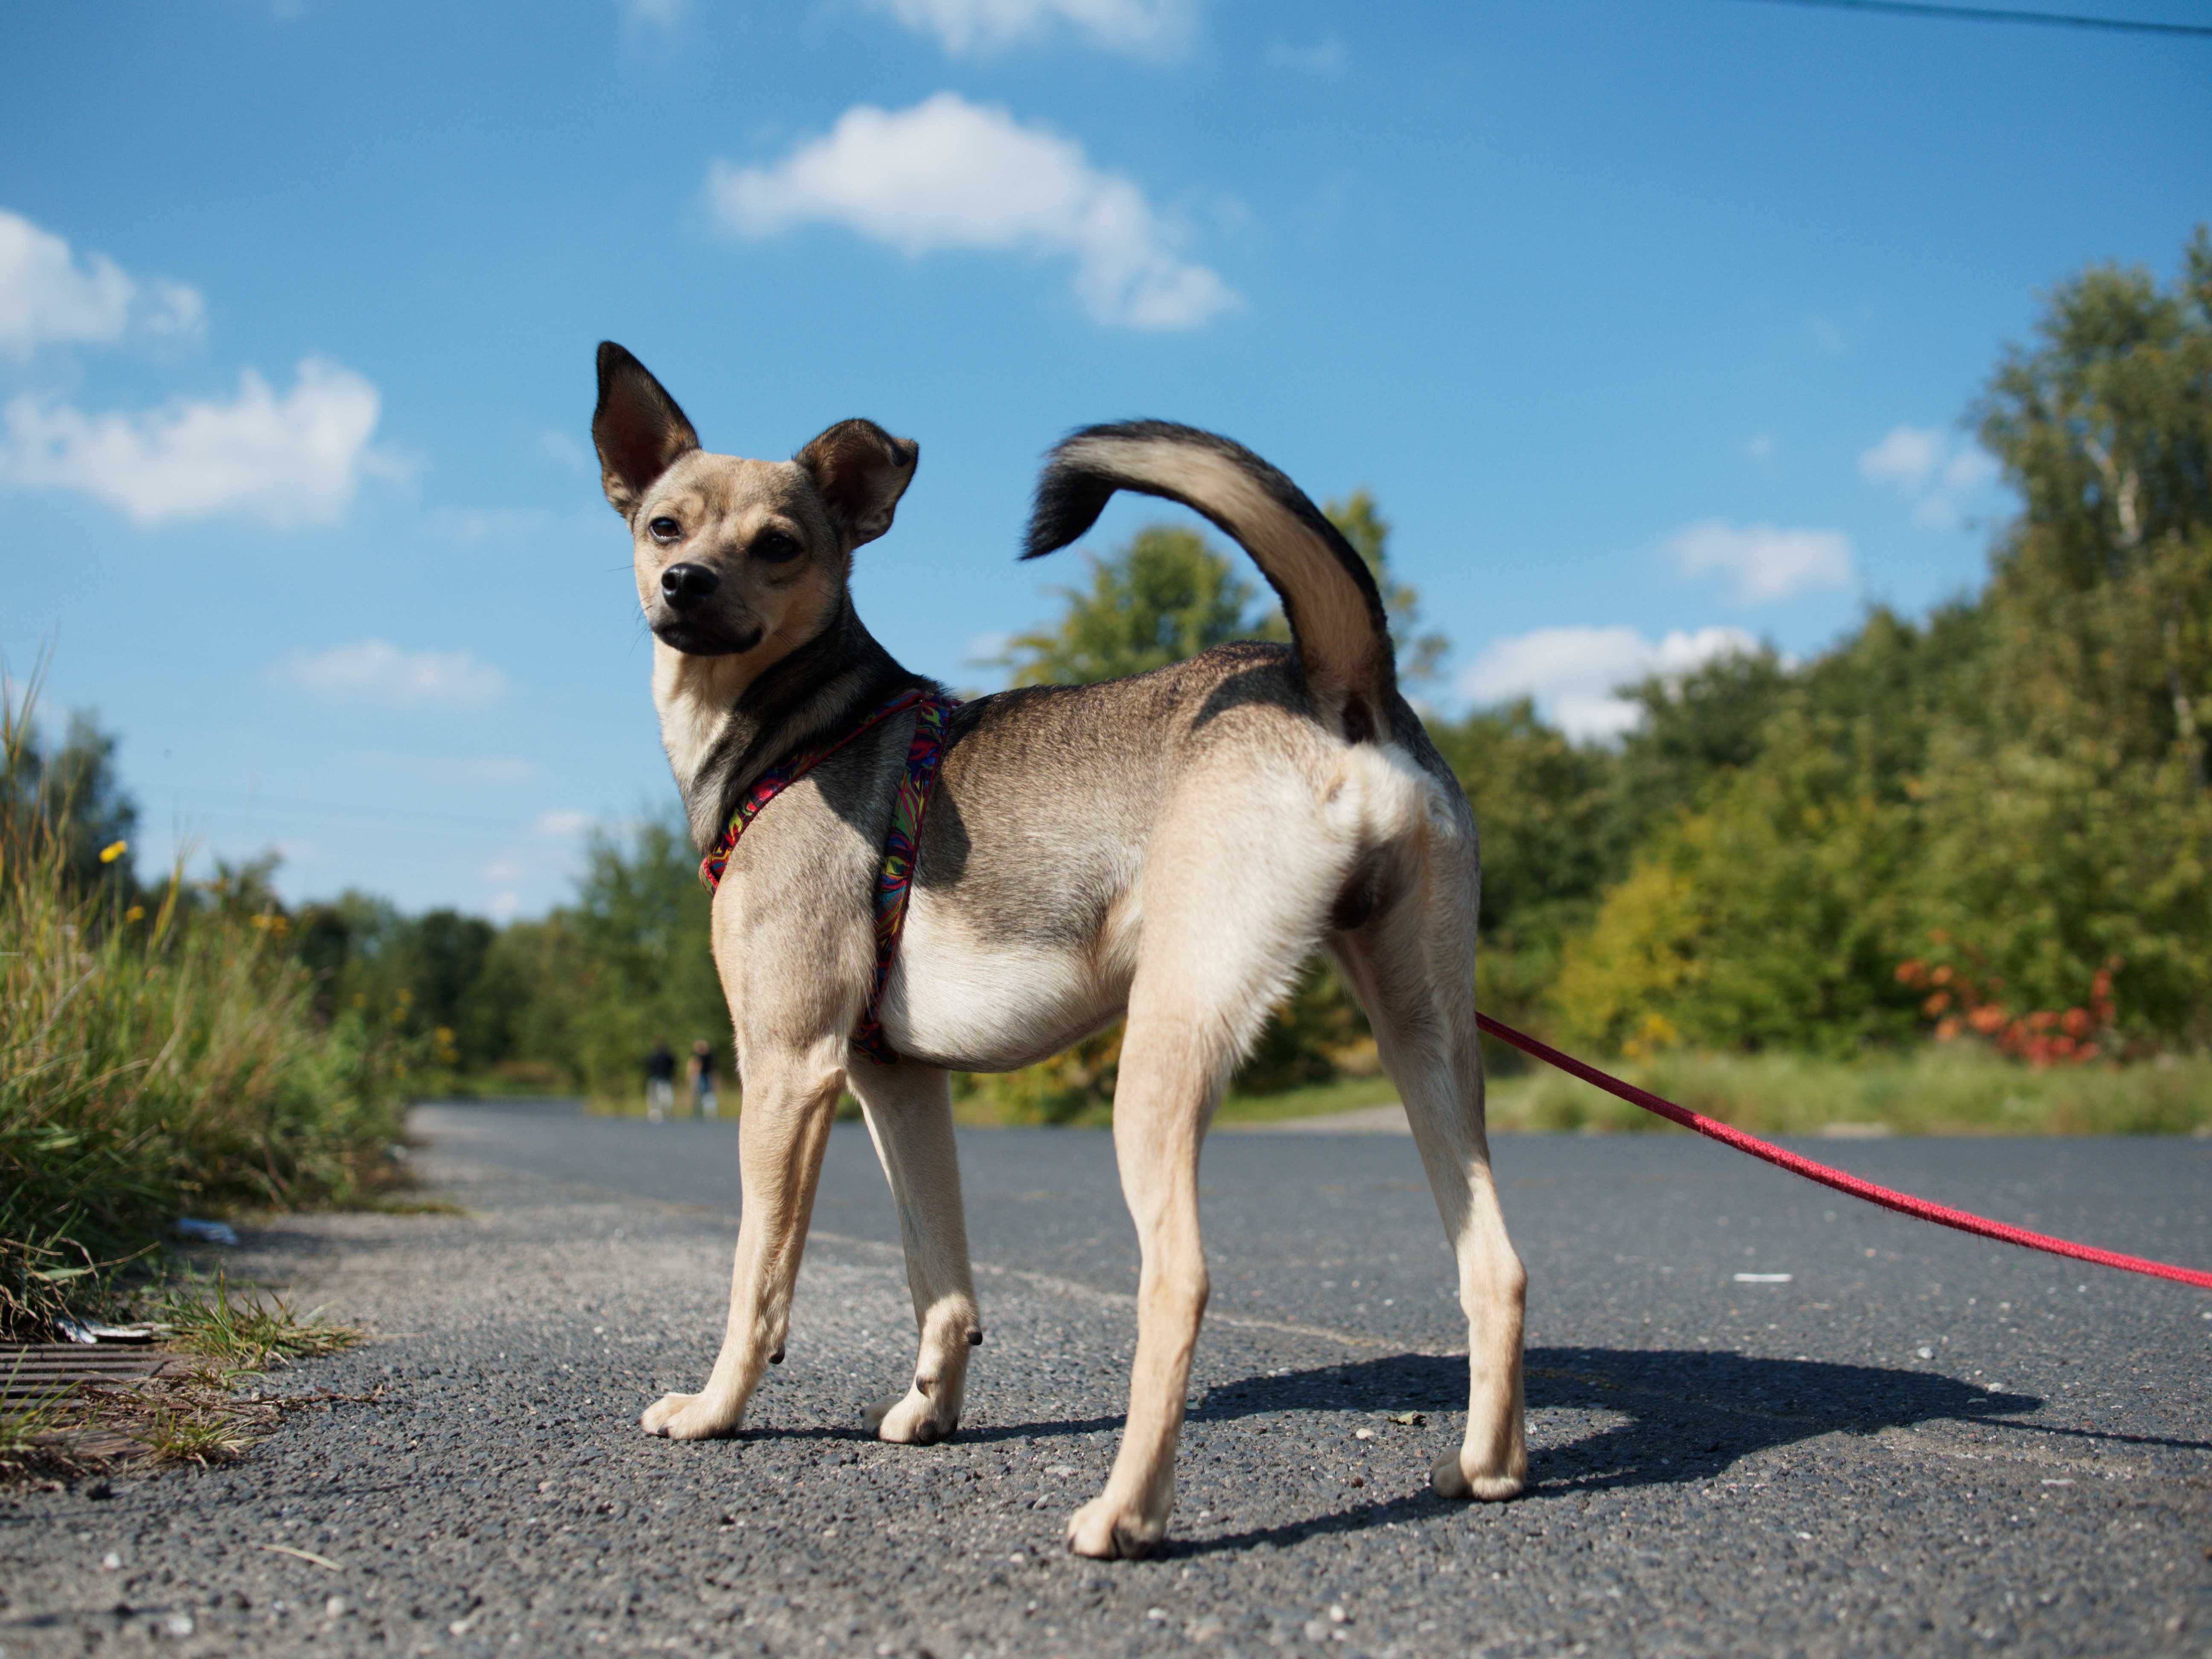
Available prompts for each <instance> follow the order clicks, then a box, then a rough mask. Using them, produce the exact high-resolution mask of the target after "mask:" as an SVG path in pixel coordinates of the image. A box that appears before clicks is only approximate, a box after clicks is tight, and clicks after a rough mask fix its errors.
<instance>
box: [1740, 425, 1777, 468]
mask: <svg viewBox="0 0 2212 1659" xmlns="http://www.w3.org/2000/svg"><path fill="white" fill-rule="evenodd" d="M1743 453H1744V456H1745V459H1748V460H1753V461H1762V462H1764V461H1771V460H1772V459H1774V435H1773V434H1772V433H1771V432H1758V433H1753V435H1751V437H1750V438H1748V439H1747V440H1746V441H1745V442H1744V446H1743Z"/></svg>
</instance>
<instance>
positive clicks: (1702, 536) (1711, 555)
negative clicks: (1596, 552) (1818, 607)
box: [1667, 519, 1851, 605]
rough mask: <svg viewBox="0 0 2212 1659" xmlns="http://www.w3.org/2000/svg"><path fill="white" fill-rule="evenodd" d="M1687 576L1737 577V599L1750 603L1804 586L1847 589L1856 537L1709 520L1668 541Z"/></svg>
mask: <svg viewBox="0 0 2212 1659" xmlns="http://www.w3.org/2000/svg"><path fill="white" fill-rule="evenodd" d="M1667 551H1668V552H1669V553H1670V554H1672V555H1673V556H1674V561H1675V562H1676V563H1677V564H1678V565H1679V566H1680V568H1681V571H1682V574H1684V575H1686V576H1705V575H1711V574H1715V573H1719V574H1726V575H1730V576H1734V577H1735V580H1736V597H1737V598H1738V599H1741V600H1742V601H1743V602H1744V603H1745V604H1747V605H1756V604H1759V603H1760V602H1762V601H1765V600H1769V599H1788V598H1789V597H1790V595H1791V594H1792V593H1795V592H1797V590H1798V589H1800V588H1802V587H1842V586H1845V585H1847V584H1848V583H1849V582H1850V579H1851V541H1850V537H1848V536H1846V535H1844V533H1843V532H1841V531H1838V530H1778V529H1776V528H1775V527H1774V526H1772V525H1771V524H1754V525H1747V526H1745V527H1744V528H1742V529H1741V530H1739V529H1737V528H1736V527H1735V526H1734V525H1729V524H1723V523H1722V522H1721V521H1720V520H1718V519H1708V520H1705V523H1703V524H1693V525H1692V526H1690V527H1689V528H1688V529H1687V530H1685V531H1683V532H1681V533H1680V535H1678V536H1675V537H1674V538H1672V539H1670V540H1669V541H1668V544H1667Z"/></svg>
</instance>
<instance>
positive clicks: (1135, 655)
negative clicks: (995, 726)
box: [998, 525, 1287, 685]
mask: <svg viewBox="0 0 2212 1659" xmlns="http://www.w3.org/2000/svg"><path fill="white" fill-rule="evenodd" d="M1084 558H1085V563H1086V564H1087V566H1088V568H1089V570H1090V575H1091V583H1090V586H1088V587H1086V588H1073V587H1063V588H1061V589H1060V590H1059V592H1060V598H1061V599H1062V600H1063V601H1064V602H1065V605H1064V609H1063V610H1062V611H1061V612H1060V620H1059V621H1058V622H1057V623H1054V624H1053V625H1052V626H1050V627H1049V628H1042V629H1034V630H1032V631H1031V632H1030V633H1027V634H1020V635H1016V636H1015V637H1014V639H1013V640H1012V641H1011V642H1010V643H1009V644H1008V647H1007V649H1006V655H1005V656H1004V657H1002V658H1000V659H998V663H999V665H1000V666H1003V667H1006V668H1008V669H1010V670H1012V674H1011V679H1012V684H1016V685H1090V684H1096V683H1097V682H1098V681H1100V680H1114V679H1120V678H1123V677H1124V676H1126V675H1130V674H1143V673H1147V672H1149V671H1152V669H1155V668H1164V667H1166V666H1167V665H1169V664H1170V663H1173V662H1181V661H1182V660H1183V659H1186V658H1188V657H1194V656H1196V655H1197V654H1198V653H1200V652H1201V651H1210V650H1212V648H1213V647H1215V646H1217V645H1225V644H1226V643H1228V641H1231V640H1252V639H1281V638H1285V637H1287V635H1285V633H1284V631H1283V625H1282V621H1281V618H1280V617H1277V616H1274V615H1273V613H1269V612H1263V611H1259V610H1257V609H1256V608H1255V601H1256V599H1258V596H1259V590H1258V589H1257V588H1255V586H1253V584H1252V583H1250V582H1249V581H1246V580H1244V579H1243V577H1242V576H1240V575H1238V574H1237V571H1236V568H1234V567H1233V566H1232V565H1231V563H1230V562H1229V560H1228V558H1227V557H1226V556H1225V555H1223V554H1222V553H1220V552H1219V551H1218V550H1216V549H1215V548H1214V547H1213V546H1212V544H1211V543H1209V542H1208V541H1207V540H1206V538H1205V537H1203V536H1201V535H1200V534H1198V532H1195V531H1192V530H1184V529H1182V528H1179V527H1177V526H1171V525H1153V526H1150V527H1149V528H1147V529H1144V530H1140V531H1139V532H1137V534H1136V535H1135V536H1134V537H1133V538H1131V539H1130V540H1129V541H1128V543H1127V544H1125V545H1124V546H1122V547H1121V548H1118V549H1116V550H1115V551H1114V552H1112V553H1109V554H1108V555H1106V556H1104V557H1103V558H1102V557H1100V556H1097V555H1096V554H1090V553H1086V554H1085V556H1084Z"/></svg>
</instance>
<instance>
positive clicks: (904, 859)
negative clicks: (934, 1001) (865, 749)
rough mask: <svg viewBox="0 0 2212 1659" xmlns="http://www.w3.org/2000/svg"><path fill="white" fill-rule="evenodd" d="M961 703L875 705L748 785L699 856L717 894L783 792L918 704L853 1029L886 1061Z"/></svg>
mask: <svg viewBox="0 0 2212 1659" xmlns="http://www.w3.org/2000/svg"><path fill="white" fill-rule="evenodd" d="M959 706H960V705H959V704H958V703H957V702H954V701H953V700H952V699H951V698H950V697H939V696H933V695H932V694H931V693H929V692H927V691H925V690H921V688H920V687H919V686H915V687H911V688H909V689H908V690H904V691H902V692H900V693H898V695H897V696H894V697H891V698H890V699H889V700H888V701H887V702H883V703H881V704H879V705H878V707H876V708H873V709H872V710H871V711H869V713H868V714H866V715H865V716H863V717H862V718H861V719H860V720H859V721H858V722H856V723H855V724H854V725H853V726H850V727H848V729H847V730H846V731H845V732H843V733H842V734H841V735H840V736H838V737H836V738H833V739H832V740H831V741H829V742H828V743H823V744H817V745H816V746H815V747H814V748H811V749H805V750H800V751H799V753H798V754H796V755H793V756H792V757H790V758H789V759H787V760H783V761H780V762H778V763H776V764H775V765H774V766H771V767H769V769H767V770H766V771H764V772H763V773H762V774H761V775H760V776H758V777H757V778H756V779H754V780H753V781H752V782H751V783H750V784H749V785H748V786H746V788H745V792H744V794H742V795H740V796H739V797H738V804H737V805H736V806H735V807H733V808H732V810H731V812H730V822H729V823H728V824H727V826H726V827H725V828H724V829H723V831H722V833H721V834H720V836H717V837H716V838H715V841H714V846H713V847H712V848H708V853H707V856H706V857H705V858H703V859H702V860H699V879H700V880H701V881H702V882H703V883H705V884H706V886H707V890H708V892H713V891H714V890H715V889H716V888H717V887H719V886H720V884H721V881H722V872H724V871H725V870H726V869H728V868H729V864H730V855H731V854H732V853H733V852H734V851H735V850H736V849H737V845H738V838H739V837H740V836H743V835H744V833H745V830H746V829H747V827H748V826H749V825H750V824H751V823H752V821H753V820H754V819H755V818H757V817H759V816H760V815H761V812H762V811H763V809H764V808H766V806H767V805H768V804H769V802H770V801H772V800H774V799H775V798H776V797H777V796H778V795H780V794H781V793H783V792H784V791H785V790H787V789H788V788H789V787H791V786H792V785H793V784H794V783H796V782H798V781H799V779H801V778H803V777H805V775H807V774H808V773H809V772H811V771H812V770H813V769H815V767H817V765H819V764H820V763H822V762H823V761H825V760H827V759H828V758H829V757H830V756H832V755H834V754H836V752H837V751H838V750H840V749H842V748H843V747H844V746H845V745H846V744H848V743H850V742H852V741H853V739H854V738H857V737H859V736H860V734H861V733H862V732H866V731H868V730H870V729H871V728H872V727H874V726H880V725H881V724H882V723H883V722H884V721H885V720H889V719H890V717H891V716H892V715H894V714H898V713H899V712H900V711H901V710H902V709H907V708H915V709H916V710H917V712H916V714H915V722H914V737H913V739H912V740H911V741H910V742H909V743H908V744H907V750H906V764H905V766H904V767H903V768H902V769H901V770H900V773H899V782H898V792H897V793H896V795H894V796H893V797H892V799H891V824H890V834H889V835H888V836H886V837H885V838H884V860H883V864H882V866H881V867H880V868H879V869H878V871H877V872H876V884H875V890H874V893H873V900H874V910H875V932H876V971H875V977H874V978H873V980H872V981H871V982H870V984H869V987H868V1001H867V1006H866V1007H865V1008H863V1009H862V1010H861V1011H860V1021H859V1023H858V1024H856V1025H855V1026H854V1028H853V1046H854V1048H858V1049H860V1052H861V1053H863V1054H866V1055H867V1056H868V1058H869V1059H871V1060H875V1061H877V1062H878V1064H880V1065H884V1066H894V1065H896V1064H897V1063H898V1054H896V1051H895V1050H893V1049H892V1048H891V1047H890V1044H889V1043H887V1042H884V1030H883V1024H882V1021H881V1020H880V1019H879V1018H878V1017H877V1012H876V1010H877V1006H878V1004H879V1003H880V1002H881V1001H882V1000H883V995H884V986H885V985H886V984H887V983H888V982H889V981H890V975H891V963H893V962H895V961H896V959H897V957H898V943H899V932H900V930H901V929H902V927H905V925H906V902H907V897H908V894H909V893H910V892H911V891H912V890H913V887H914V866H915V859H916V858H917V857H918V856H919V855H920V853H921V821H922V817H923V815H924V814H925V813H927V811H928V810H929V797H930V793H931V791H932V790H933V789H934V788H935V787H936V784H937V763H938V762H939V760H940V759H941V758H943V757H944V753H945V718H946V717H947V716H948V715H950V714H951V712H952V711H953V710H954V709H956V708H958V707H959Z"/></svg>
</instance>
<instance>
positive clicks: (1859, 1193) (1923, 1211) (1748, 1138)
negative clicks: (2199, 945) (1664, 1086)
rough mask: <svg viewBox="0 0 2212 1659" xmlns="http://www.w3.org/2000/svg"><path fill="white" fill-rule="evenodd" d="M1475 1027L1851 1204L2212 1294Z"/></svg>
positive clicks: (1480, 1020) (2185, 1278) (2155, 1266)
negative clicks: (1817, 1158) (1793, 1147)
mask: <svg viewBox="0 0 2212 1659" xmlns="http://www.w3.org/2000/svg"><path fill="white" fill-rule="evenodd" d="M1474 1018H1475V1023H1476V1024H1479V1025H1480V1026H1481V1027H1482V1029H1483V1030H1486V1031H1487V1032H1489V1033H1490V1035H1491V1036H1494V1037H1496V1038H1497V1039H1498V1041H1499V1042H1510V1043H1511V1044H1512V1045H1513V1046H1514V1047H1515V1048H1518V1049H1519V1050H1520V1051H1521V1052H1522V1054H1532V1055H1534V1057H1535V1058H1536V1059H1538V1060H1542V1061H1543V1062H1544V1063H1545V1064H1546V1065H1547V1066H1558V1067H1559V1069H1560V1070H1561V1071H1563V1072H1565V1073H1567V1075H1568V1076H1570V1077H1577V1078H1580V1079H1582V1080H1583V1082H1585V1083H1587V1084H1589V1085H1592V1086H1593V1087H1595V1088H1599V1089H1602V1090H1604V1091H1606V1093H1607V1094H1609V1095H1613V1096H1616V1097H1619V1098H1620V1099H1622V1100H1625V1101H1626V1102H1627V1103H1629V1104H1630V1105H1632V1106H1641V1107H1642V1108H1643V1109H1644V1110H1645V1111H1647V1112H1656V1113H1657V1114H1658V1115H1660V1116H1661V1117H1663V1118H1665V1119H1666V1120H1667V1121H1668V1122H1670V1123H1679V1124H1680V1125H1681V1126H1682V1127H1684V1128H1686V1129H1695V1130H1696V1131H1697V1132H1698V1133H1699V1134H1701V1135H1704V1136H1705V1137H1706V1138H1707V1139H1711V1140H1717V1141H1719V1142H1720V1143H1721V1145H1722V1146H1733V1147H1735V1149H1736V1151H1738V1152H1749V1153H1750V1154H1751V1155H1752V1156H1753V1158H1765V1160H1766V1161H1767V1162H1768V1163H1769V1164H1777V1165H1778V1166H1780V1167H1781V1168H1783V1169H1784V1170H1789V1171H1790V1174H1792V1175H1801V1176H1804V1177H1805V1179H1806V1180H1808V1181H1817V1182H1820V1184H1821V1185H1822V1186H1823V1187H1832V1188H1835V1189H1836V1190H1837V1191H1838V1192H1839V1193H1848V1194H1850V1195H1851V1196H1852V1197H1853V1198H1863V1199H1864V1200H1866V1201H1867V1202H1868V1203H1869V1204H1879V1205H1881V1206H1882V1208H1884V1209H1885V1210H1895V1211H1896V1212H1898V1213H1899V1214H1900V1215H1909V1216H1916V1217H1917V1218H1919V1219H1921V1220H1923V1221H1932V1222H1934V1223H1936V1225H1937V1226H1939V1227H1956V1228H1957V1229H1958V1230H1959V1231H1960V1232H1962V1233H1977V1234H1978V1235H1980V1236H1981V1237H1984V1238H1994V1239H1996V1240H1997V1241H1998V1242H1999V1243H2004V1244H2021V1245H2025V1246H2026V1247H2027V1249H2031V1250H2045V1251H2048V1252H2049V1253H2050V1254H2051V1255H2067V1256H2071V1257H2073V1258H2074V1259H2075V1261H2093V1262H2095V1263H2096V1264H2097V1265H2098V1266H2099V1267H2118V1269H2119V1270H2120V1271H2121V1272H2123V1273H2148V1274H2149V1275H2150V1276H2151V1277H2153V1278H2154V1279H2175V1280H2178V1281H2179V1283H2181V1284H2184V1285H2195V1286H2197V1289H2198V1290H2200V1291H2212V1273H2199V1272H2198V1271H2197V1269H2196V1268H2194V1267H2175V1266H2173V1265H2172V1263H2171V1262H2166V1261H2145V1260H2144V1259H2143V1258H2142V1256H2139V1255H2121V1254H2120V1253H2119V1252H2118V1251H2117V1250H2100V1249H2097V1248H2096V1247H2095V1246H2094V1245H2090V1244H2076V1243H2074V1241H2073V1240H2071V1239H2069V1238H2052V1237H2049V1236H2048V1235H2047V1234H2044V1233H2032V1232H2030V1231H2027V1228H2025V1227H2013V1226H2008V1225H2006V1224H2005V1223H2003V1222H2002V1221H1991V1220H1990V1219H1989V1218H1987V1217H1986V1216H1978V1215H1975V1214H1973V1213H1972V1212H1969V1211H1966V1210H1954V1209H1952V1208H1951V1207H1949V1206H1948V1205H1943V1204H1930V1203H1929V1201H1928V1200H1926V1199H1924V1198H1915V1197H1913V1196H1912V1194H1910V1193H1899V1192H1893V1191H1892V1190H1891V1189H1890V1188H1887V1187H1877V1186H1876V1185H1875V1183H1874V1182H1871V1181H1862V1180H1860V1179H1859V1178H1858V1176H1855V1175H1845V1174H1844V1172H1843V1171H1842V1170H1832V1169H1830V1168H1829V1167H1828V1166H1827V1165H1826V1164H1815V1163H1814V1162H1813V1160H1812V1159H1811V1158H1800V1157H1799V1156H1798V1155H1797V1154H1796V1153H1795V1152H1788V1151H1785V1150H1784V1148H1782V1147H1780V1146H1776V1145H1774V1143H1773V1142H1771V1141H1769V1140H1761V1139H1759V1137H1758V1136H1757V1135H1750V1134H1746V1133H1744V1132H1743V1131H1742V1130H1741V1129H1732V1128H1730V1127H1729V1126H1728V1125H1727V1124H1725V1123H1722V1122H1719V1121H1717V1120H1715V1119H1712V1118H1710V1117H1707V1116H1705V1115H1704V1114H1703V1113H1701V1112H1693V1111H1692V1110H1691V1109H1689V1108H1688V1107H1686V1106H1677V1105H1676V1104H1675V1103H1674V1102H1673V1101H1671V1100H1662V1099H1661V1098H1660V1097H1658V1096H1657V1095H1655V1094H1653V1093H1652V1092H1651V1091H1650V1090H1648V1089H1639V1088H1638V1087H1637V1086H1636V1085H1634V1084H1632V1083H1623V1082H1622V1081H1621V1080H1620V1079H1619V1078H1617V1077H1611V1076H1608V1075H1607V1073H1603V1072H1601V1071H1599V1070H1598V1069H1597V1067H1596V1066H1586V1065H1584V1064H1583V1062H1582V1061H1581V1060H1577V1059H1576V1058H1575V1057H1574V1056H1573V1055H1572V1054H1561V1053H1560V1052H1559V1050H1558V1049H1557V1048H1553V1047H1552V1046H1551V1044H1549V1043H1547V1042H1538V1041H1537V1040H1536V1039H1535V1038H1534V1037H1532V1036H1528V1035H1527V1034H1526V1033H1525V1032H1521V1031H1516V1030H1514V1029H1513V1028H1512V1027H1511V1026H1510V1025H1506V1024H1501V1023H1500V1022H1498V1021H1497V1020H1494V1019H1492V1018H1491V1017H1490V1016H1489V1015H1488V1014H1484V1013H1478V1014H1476V1015H1475V1017H1474Z"/></svg>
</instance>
